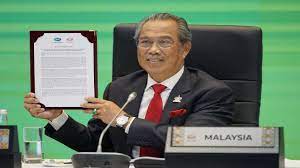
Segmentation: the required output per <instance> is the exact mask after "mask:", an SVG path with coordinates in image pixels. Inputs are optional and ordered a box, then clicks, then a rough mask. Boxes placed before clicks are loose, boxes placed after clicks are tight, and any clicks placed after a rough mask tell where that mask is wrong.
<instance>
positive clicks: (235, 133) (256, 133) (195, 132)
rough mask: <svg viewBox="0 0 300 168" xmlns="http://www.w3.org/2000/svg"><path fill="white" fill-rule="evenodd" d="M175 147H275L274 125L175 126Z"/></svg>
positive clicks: (173, 138) (173, 144) (173, 134)
mask: <svg viewBox="0 0 300 168" xmlns="http://www.w3.org/2000/svg"><path fill="white" fill-rule="evenodd" d="M171 144H172V146H174V147H189V146H191V147H192V146H193V147H274V144H275V129H274V128H273V127H173V129H172V141H171Z"/></svg>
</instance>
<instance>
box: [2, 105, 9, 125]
mask: <svg viewBox="0 0 300 168" xmlns="http://www.w3.org/2000/svg"><path fill="white" fill-rule="evenodd" d="M7 123H8V120H7V110H6V109H0V125H7Z"/></svg>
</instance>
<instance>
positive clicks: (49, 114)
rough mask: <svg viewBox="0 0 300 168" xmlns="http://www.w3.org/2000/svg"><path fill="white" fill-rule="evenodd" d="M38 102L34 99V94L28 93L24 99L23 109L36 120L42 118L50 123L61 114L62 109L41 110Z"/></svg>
mask: <svg viewBox="0 0 300 168" xmlns="http://www.w3.org/2000/svg"><path fill="white" fill-rule="evenodd" d="M39 103H40V102H39V100H38V99H37V98H36V97H35V95H34V93H28V94H27V95H25V97H24V108H25V109H26V110H27V111H28V112H29V113H30V114H31V115H32V116H33V117H36V118H42V119H47V120H50V121H52V120H53V119H55V118H56V117H58V116H59V115H61V113H62V112H63V110H62V109H49V110H48V109H47V110H45V108H42V107H41V105H40V104H39Z"/></svg>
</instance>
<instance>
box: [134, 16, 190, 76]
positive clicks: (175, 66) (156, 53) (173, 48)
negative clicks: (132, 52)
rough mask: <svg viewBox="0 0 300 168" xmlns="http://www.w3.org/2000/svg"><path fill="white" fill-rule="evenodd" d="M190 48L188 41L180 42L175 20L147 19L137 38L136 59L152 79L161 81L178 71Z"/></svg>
mask: <svg viewBox="0 0 300 168" xmlns="http://www.w3.org/2000/svg"><path fill="white" fill-rule="evenodd" d="M190 48H191V43H190V42H187V43H185V44H181V43H180V41H179V38H178V26H177V23H176V22H175V21H173V20H163V21H148V22H146V23H145V24H144V25H143V27H142V30H141V32H140V35H139V38H138V47H137V54H138V61H139V64H140V66H141V67H142V68H143V69H144V70H145V71H147V72H148V73H149V75H150V76H151V77H152V78H153V79H154V80H156V81H157V82H162V81H163V80H166V79H168V78H169V77H171V76H173V75H174V74H175V73H176V72H178V71H179V69H180V68H181V67H182V65H183V63H184V58H185V56H186V55H187V54H188V52H189V50H190Z"/></svg>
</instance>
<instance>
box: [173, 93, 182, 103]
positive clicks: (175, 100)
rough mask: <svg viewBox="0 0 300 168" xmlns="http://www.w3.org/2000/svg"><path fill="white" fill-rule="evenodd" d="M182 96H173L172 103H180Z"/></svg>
mask: <svg viewBox="0 0 300 168" xmlns="http://www.w3.org/2000/svg"><path fill="white" fill-rule="evenodd" d="M181 100H182V97H180V95H178V96H176V97H174V100H173V103H181Z"/></svg>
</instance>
